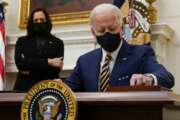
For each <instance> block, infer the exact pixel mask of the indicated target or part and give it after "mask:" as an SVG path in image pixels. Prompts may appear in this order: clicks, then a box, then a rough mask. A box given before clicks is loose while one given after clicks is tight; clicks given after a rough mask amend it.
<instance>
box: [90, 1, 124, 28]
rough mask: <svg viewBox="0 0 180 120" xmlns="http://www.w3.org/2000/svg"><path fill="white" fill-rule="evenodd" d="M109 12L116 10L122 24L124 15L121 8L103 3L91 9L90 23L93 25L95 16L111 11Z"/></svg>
mask: <svg viewBox="0 0 180 120" xmlns="http://www.w3.org/2000/svg"><path fill="white" fill-rule="evenodd" d="M109 12H114V13H115V14H116V15H117V18H118V19H119V21H120V23H121V24H122V20H123V15H122V13H121V10H120V9H119V8H118V7H116V6H115V5H112V4H108V3H103V4H99V5H97V6H96V7H94V8H93V10H92V11H91V13H90V16H89V20H90V21H89V22H90V25H91V26H92V24H93V20H94V17H95V16H97V15H102V14H105V13H109Z"/></svg>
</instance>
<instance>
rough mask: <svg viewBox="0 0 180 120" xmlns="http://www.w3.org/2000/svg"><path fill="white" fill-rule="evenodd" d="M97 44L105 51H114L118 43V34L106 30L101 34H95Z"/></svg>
mask: <svg viewBox="0 0 180 120" xmlns="http://www.w3.org/2000/svg"><path fill="white" fill-rule="evenodd" d="M96 38H97V42H98V44H99V45H100V46H101V47H102V48H103V49H105V50H106V51H107V52H113V51H115V50H116V49H117V48H118V46H119V44H120V41H121V40H120V36H119V34H112V33H109V32H106V33H105V34H104V35H102V36H96Z"/></svg>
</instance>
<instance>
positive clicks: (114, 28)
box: [93, 21, 121, 36]
mask: <svg viewBox="0 0 180 120" xmlns="http://www.w3.org/2000/svg"><path fill="white" fill-rule="evenodd" d="M120 27H121V26H120V22H118V21H117V22H114V24H113V25H111V26H109V27H99V28H98V29H95V28H94V29H93V30H94V32H95V34H96V35H97V36H102V35H104V34H105V33H106V32H110V33H117V30H118V29H119V28H120Z"/></svg>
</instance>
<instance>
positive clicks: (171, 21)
mask: <svg viewBox="0 0 180 120" xmlns="http://www.w3.org/2000/svg"><path fill="white" fill-rule="evenodd" d="M179 5H180V0H157V9H158V23H166V24H168V25H169V26H170V27H171V28H172V29H173V30H174V31H175V35H174V37H173V38H172V40H171V41H170V42H169V43H168V47H167V48H168V50H167V55H168V56H167V58H168V59H167V61H168V64H167V67H168V69H169V70H170V71H171V72H172V73H173V75H174V76H175V79H176V81H175V87H174V88H173V89H174V90H175V92H178V93H180V72H179V71H180V62H179V61H180V9H179Z"/></svg>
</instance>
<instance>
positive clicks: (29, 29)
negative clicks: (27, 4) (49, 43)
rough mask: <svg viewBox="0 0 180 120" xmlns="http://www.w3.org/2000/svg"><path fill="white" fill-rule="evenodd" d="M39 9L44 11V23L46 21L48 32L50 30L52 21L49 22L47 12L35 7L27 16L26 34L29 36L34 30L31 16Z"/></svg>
mask: <svg viewBox="0 0 180 120" xmlns="http://www.w3.org/2000/svg"><path fill="white" fill-rule="evenodd" d="M39 11H42V12H43V13H44V15H45V18H46V23H47V26H48V33H50V32H51V29H52V23H51V19H50V17H49V14H48V12H47V11H46V10H45V9H43V8H36V9H34V10H33V11H32V12H31V14H30V16H29V19H28V23H27V35H28V36H31V35H33V34H34V32H33V17H34V14H35V13H36V12H39Z"/></svg>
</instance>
